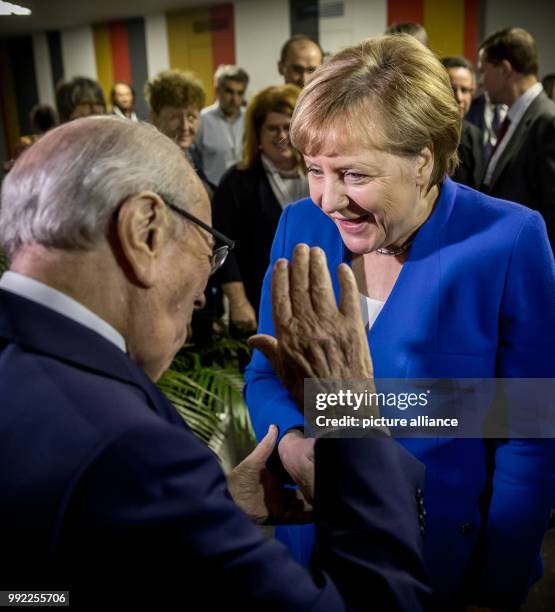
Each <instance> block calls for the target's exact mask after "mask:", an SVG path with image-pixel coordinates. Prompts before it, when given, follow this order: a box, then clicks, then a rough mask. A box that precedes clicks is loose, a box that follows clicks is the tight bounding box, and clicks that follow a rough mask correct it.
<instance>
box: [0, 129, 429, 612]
mask: <svg viewBox="0 0 555 612" xmlns="http://www.w3.org/2000/svg"><path fill="white" fill-rule="evenodd" d="M0 246H1V247H2V248H3V249H5V250H6V252H7V253H8V255H9V256H10V260H11V264H10V270H9V271H8V272H7V273H5V274H4V276H3V277H2V278H1V279H0V397H1V402H0V465H1V466H2V469H1V470H0V519H1V520H0V542H2V553H3V554H2V556H3V559H4V564H3V567H2V571H1V572H0V589H3V590H5V589H11V590H13V591H21V590H25V592H26V593H31V594H32V595H33V593H34V594H35V595H37V597H39V596H40V597H42V595H44V594H45V593H46V594H48V593H52V592H56V593H57V592H58V591H68V590H69V602H70V605H71V606H74V607H75V608H76V609H96V610H103V609H107V608H110V607H114V606H115V607H117V608H118V609H131V608H132V607H140V608H142V609H146V610H170V609H177V608H178V607H179V608H181V607H183V608H184V609H190V610H200V609H210V610H216V609H223V608H224V606H227V607H229V606H230V605H231V607H237V609H241V610H303V611H304V610H321V611H330V610H346V609H347V607H348V608H349V609H351V610H356V609H364V610H368V609H372V610H375V611H376V612H377V611H381V610H386V609H387V610H411V611H417V610H421V609H422V608H423V606H424V605H425V602H426V599H427V595H428V588H427V586H426V578H425V571H424V568H423V562H422V550H421V547H422V542H421V538H422V534H421V527H422V525H421V521H420V520H419V514H420V516H422V514H423V513H422V508H421V505H420V499H421V493H420V490H419V489H418V487H419V485H420V482H421V481H422V477H423V474H422V471H423V470H422V466H421V464H420V463H419V462H418V461H417V460H416V459H414V458H412V457H411V456H410V455H409V454H408V453H406V452H405V451H404V450H403V449H402V448H401V447H400V445H398V444H397V443H396V442H395V441H394V440H392V439H391V438H390V437H389V436H388V433H387V432H385V431H381V430H376V431H375V432H374V433H375V435H374V437H372V438H370V439H363V440H357V439H350V440H345V439H323V440H320V441H319V442H317V443H316V448H315V462H316V495H315V499H314V512H315V522H316V525H317V530H318V532H319V533H318V536H319V540H320V544H319V549H318V552H317V554H316V555H315V558H314V567H313V569H312V572H311V573H309V572H308V571H307V570H305V569H304V568H301V567H300V566H299V565H297V564H296V563H295V562H294V561H293V560H292V559H291V558H289V557H288V555H287V552H286V550H285V548H284V547H283V546H282V545H280V544H278V543H277V542H275V541H273V540H267V539H266V538H265V537H264V536H263V535H262V533H261V532H260V531H259V529H258V528H257V526H256V525H254V524H253V521H255V522H283V521H292V522H298V521H301V520H305V519H306V518H307V516H306V515H307V510H306V509H305V507H304V506H303V505H302V504H300V503H299V502H300V500H299V499H298V498H297V497H296V496H295V493H294V492H293V491H292V490H287V489H285V490H283V489H280V488H279V487H276V486H275V483H276V481H275V478H274V477H272V476H271V475H270V473H269V472H268V471H267V470H266V468H265V463H266V460H267V459H268V457H269V456H270V454H271V453H272V451H273V448H274V445H275V441H276V439H277V428H276V427H275V426H272V427H271V428H270V430H269V432H268V435H267V436H266V438H265V439H264V440H263V441H262V442H261V444H260V445H259V446H258V447H257V448H256V449H255V450H254V451H253V453H251V455H249V456H248V457H247V459H245V460H244V461H243V463H241V464H240V465H239V466H238V467H237V468H235V470H234V471H233V472H232V473H231V474H230V475H229V476H228V478H227V481H226V478H225V476H224V474H223V472H222V471H221V469H220V467H219V465H218V462H217V460H216V458H215V457H214V456H213V455H212V453H211V452H210V451H209V450H208V449H207V448H206V447H205V446H204V445H203V444H202V443H201V442H200V441H199V440H197V439H196V438H195V436H194V435H193V434H192V433H191V431H190V430H189V428H188V427H187V426H186V425H185V423H184V421H183V420H182V419H181V417H180V416H179V415H178V413H177V412H176V411H175V409H174V408H173V406H172V405H171V404H170V403H169V402H168V400H166V399H165V398H164V396H163V395H162V394H161V393H160V391H159V390H158V389H157V387H156V386H155V385H154V384H153V382H152V381H154V380H156V379H157V378H158V377H159V376H160V375H161V374H162V372H163V371H164V370H165V369H166V368H167V367H168V366H169V364H170V363H171V361H172V359H173V357H174V355H175V353H176V352H177V350H178V349H179V348H180V347H181V345H182V344H183V342H184V340H185V337H186V333H187V332H186V330H187V325H188V323H189V322H190V320H191V316H192V312H193V309H194V308H195V307H200V306H202V295H203V291H204V288H205V285H206V282H207V279H208V277H209V275H210V273H212V272H214V270H215V269H216V268H217V267H218V266H219V265H220V264H221V263H222V262H223V259H224V257H225V254H226V252H227V250H228V249H229V248H232V247H233V243H232V242H231V241H230V240H229V239H227V238H226V237H225V236H223V235H221V234H219V233H218V232H216V231H214V230H212V229H211V227H210V206H209V202H208V198H207V196H206V193H205V191H204V189H203V188H202V185H201V183H200V181H199V179H198V178H197V177H196V175H195V173H194V172H193V171H192V169H191V167H190V166H189V164H188V162H187V161H186V160H185V159H184V157H183V155H182V153H181V151H180V149H179V148H178V146H177V145H176V144H175V143H173V142H172V141H171V140H170V139H168V138H167V137H166V136H164V135H163V134H161V133H160V132H158V131H157V130H156V129H154V128H153V127H151V126H148V125H145V124H137V123H133V122H130V121H129V122H128V121H121V120H120V119H117V118H115V117H90V118H86V119H78V120H76V121H74V122H70V123H68V124H66V125H64V126H61V127H59V128H57V129H55V130H53V131H51V132H49V133H48V134H47V135H46V136H44V138H43V139H41V140H40V141H39V142H38V143H37V144H36V145H35V146H33V147H32V148H31V149H29V151H27V152H26V153H25V154H24V155H22V156H21V158H20V159H18V161H17V162H16V164H15V166H14V168H13V170H12V172H11V173H10V175H9V176H8V177H7V178H6V179H5V181H4V184H3V187H2V206H1V209H0ZM291 269H292V272H291V275H289V272H288V268H287V266H286V265H285V262H281V263H280V264H279V267H278V269H276V272H275V275H274V276H275V279H276V282H275V296H276V303H277V304H278V307H277V309H276V326H277V327H278V330H279V331H278V334H277V338H276V339H275V346H274V349H275V350H276V355H278V354H279V355H280V356H281V359H282V360H285V361H286V362H287V366H288V380H289V382H291V383H292V384H293V385H294V386H295V387H296V388H299V383H300V384H301V386H302V378H303V377H302V375H301V376H300V375H299V373H300V372H301V370H300V369H299V368H298V367H297V366H298V364H297V361H298V358H297V356H296V355H295V352H294V351H291V350H290V349H291V345H290V343H291V330H292V329H302V328H303V325H305V326H306V320H305V319H306V316H307V315H308V317H310V316H313V315H311V314H310V313H304V312H303V309H299V308H298V307H297V306H296V302H295V300H296V297H295V296H298V295H299V294H300V293H303V295H304V297H306V291H308V292H311V293H313V294H314V295H313V298H314V301H315V303H316V296H318V301H317V306H318V308H321V307H323V306H325V307H326V311H325V312H326V314H325V316H330V317H333V318H334V320H336V322H337V323H336V325H335V326H334V328H335V329H337V330H338V334H339V333H341V334H342V338H341V342H335V341H334V338H328V339H326V341H327V345H326V346H327V349H328V352H329V354H330V356H333V358H334V359H335V360H336V361H337V363H341V364H343V363H345V364H348V366H349V371H350V372H351V373H352V374H353V376H359V377H361V378H365V379H366V378H370V377H371V376H372V364H371V360H370V355H369V352H368V349H367V344H366V342H365V339H364V329H363V327H362V323H361V321H360V310H359V306H358V304H359V301H358V295H357V294H356V291H355V289H356V287H355V284H354V277H353V276H352V273H351V271H350V269H348V268H345V269H344V270H343V275H342V279H343V280H342V295H343V299H342V303H341V306H340V308H339V309H338V308H337V306H336V305H335V300H334V297H333V291H332V289H331V282H330V279H329V274H328V273H327V272H326V264H325V259H324V257H323V254H322V252H321V251H318V250H313V251H311V252H310V253H309V251H308V249H307V248H306V247H304V248H303V247H300V249H299V251H298V253H297V255H296V260H294V261H293V263H292V267H291ZM309 277H310V279H311V281H310V282H308V283H307V282H305V281H307V280H308V279H309ZM305 310H306V309H305ZM308 335H310V333H308ZM342 347H343V348H342ZM345 347H347V348H346V349H345ZM342 350H343V351H344V350H346V351H347V353H345V354H343V353H342V352H341V351H342ZM334 352H335V353H336V354H335V355H334ZM337 374H338V375H339V376H341V375H342V374H343V373H342V372H337ZM314 375H316V376H318V375H319V371H318V369H317V368H316V369H315V370H314ZM284 382H285V384H287V381H284ZM234 501H235V502H236V503H234ZM238 505H239V507H238ZM249 519H250V520H249ZM33 596H34V595H33ZM45 596H46V595H45ZM64 597H65V598H66V599H65V601H66V602H67V594H66V595H64ZM59 598H60V594H59V593H58V599H57V600H56V601H59ZM33 601H40V599H37V600H35V599H33ZM369 604H371V605H369Z"/></svg>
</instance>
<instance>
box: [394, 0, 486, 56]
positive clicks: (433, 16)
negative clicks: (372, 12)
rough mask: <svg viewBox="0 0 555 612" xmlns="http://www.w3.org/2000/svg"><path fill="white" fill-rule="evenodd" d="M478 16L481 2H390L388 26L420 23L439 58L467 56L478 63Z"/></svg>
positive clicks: (402, 0) (413, 0) (421, 0)
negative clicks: (408, 22) (411, 22)
mask: <svg viewBox="0 0 555 612" xmlns="http://www.w3.org/2000/svg"><path fill="white" fill-rule="evenodd" d="M478 12H479V6H478V0H449V2H445V0H388V3H387V24H388V25H391V24H393V23H399V22H404V21H414V22H416V23H420V24H422V25H423V26H424V27H425V28H426V31H427V32H428V37H429V39H430V46H431V48H432V49H433V50H434V51H435V52H436V53H437V54H438V56H439V57H443V56H447V55H464V56H465V57H466V58H467V59H469V60H470V61H472V62H476V55H477V50H478Z"/></svg>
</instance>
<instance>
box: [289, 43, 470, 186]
mask: <svg viewBox="0 0 555 612" xmlns="http://www.w3.org/2000/svg"><path fill="white" fill-rule="evenodd" d="M460 131H461V119H460V117H459V112H458V108H457V104H456V101H455V98H454V96H453V91H452V89H451V83H450V81H449V77H448V75H447V72H446V70H445V69H444V68H443V66H442V65H441V64H440V62H439V61H438V60H437V58H436V57H435V56H434V55H433V53H432V52H431V51H430V50H429V49H427V48H426V47H424V46H423V45H422V44H421V43H419V42H418V41H417V40H416V39H415V38H413V37H412V36H409V35H407V34H395V35H390V36H380V37H377V38H371V39H368V40H365V41H363V42H362V43H360V44H359V45H357V46H354V47H350V48H348V49H345V50H343V51H340V52H339V53H337V54H336V55H335V56H333V57H332V58H331V59H330V60H329V61H328V62H327V63H326V64H324V65H322V66H321V67H320V68H319V69H318V70H317V71H316V72H315V74H314V77H313V78H312V79H311V80H310V81H309V82H308V84H307V85H306V87H305V88H304V89H303V91H302V92H301V94H300V96H299V100H298V102H297V107H296V109H295V112H294V114H293V119H292V121H291V129H290V138H291V142H292V143H293V146H295V147H296V148H297V149H298V150H299V151H301V152H302V153H305V154H307V155H315V154H318V153H319V154H326V153H331V152H335V151H337V149H338V148H340V149H347V150H352V149H353V147H360V146H362V147H364V146H367V147H373V148H378V149H380V150H382V151H386V152H389V153H392V154H395V155H400V156H405V157H412V156H415V155H418V154H419V153H420V152H421V151H422V150H423V149H424V148H426V147H428V148H429V149H430V151H431V152H432V154H433V157H434V167H433V170H432V174H431V178H430V183H429V185H428V188H431V187H432V186H433V185H436V184H438V183H439V182H440V181H442V180H443V178H444V176H445V174H451V173H452V172H453V171H454V169H455V168H456V166H457V163H458V157H457V147H458V144H459V139H460Z"/></svg>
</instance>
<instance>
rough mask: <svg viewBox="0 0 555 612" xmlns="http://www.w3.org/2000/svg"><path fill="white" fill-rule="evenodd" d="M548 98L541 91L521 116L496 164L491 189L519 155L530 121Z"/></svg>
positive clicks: (490, 189)
mask: <svg viewBox="0 0 555 612" xmlns="http://www.w3.org/2000/svg"><path fill="white" fill-rule="evenodd" d="M546 98H547V96H546V94H545V92H543V91H542V92H540V93H539V94H538V95H537V96H536V97H535V98H534V100H532V102H531V103H530V105H529V106H528V108H527V110H526V112H525V113H524V115H523V116H522V117H521V119H520V121H519V122H518V125H517V126H516V128H515V131H514V132H513V134H512V136H511V139H510V140H509V141H508V142H507V145H506V147H505V149H504V150H503V153H502V154H501V157H500V158H499V159H498V160H497V164H496V165H495V168H494V170H493V174H492V176H491V180H490V182H489V186H488V190H489V191H492V190H493V188H494V186H495V182H496V181H497V180H498V179H499V177H500V176H501V174H502V172H503V170H504V169H505V168H506V167H507V165H508V164H509V162H510V161H511V159H513V157H514V156H515V155H517V153H518V152H519V151H520V149H521V148H522V145H523V143H524V141H525V140H526V137H527V136H528V128H529V126H530V123H531V122H532V121H533V120H534V119H535V118H536V116H537V115H538V113H539V112H540V109H541V106H542V104H543V103H544V101H545V99H546Z"/></svg>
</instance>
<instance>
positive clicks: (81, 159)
mask: <svg viewBox="0 0 555 612" xmlns="http://www.w3.org/2000/svg"><path fill="white" fill-rule="evenodd" d="M195 183H196V177H195V175H194V171H193V170H192V169H191V168H190V167H189V166H188V164H187V163H186V162H185V161H184V157H183V153H182V151H181V150H180V149H179V147H178V146H177V145H176V144H175V143H173V142H172V141H171V140H170V139H169V138H167V137H166V136H164V135H163V134H161V133H160V132H159V131H158V130H157V129H156V128H154V127H153V126H150V125H148V124H146V123H134V122H132V121H124V120H122V119H120V118H118V117H107V116H103V117H87V118H84V119H77V120H76V121H72V122H70V123H66V124H64V125H62V126H60V127H58V128H56V129H54V130H52V131H50V132H48V133H47V134H46V135H45V136H44V137H42V138H41V139H40V140H39V141H38V142H37V143H35V144H34V145H33V146H32V147H30V148H29V149H28V150H27V151H26V152H25V153H24V154H23V155H22V156H21V157H20V158H19V159H18V160H17V162H16V163H15V165H14V167H13V168H12V170H11V172H10V173H9V174H8V175H7V176H6V178H5V179H4V184H3V186H2V196H1V204H0V246H1V247H2V248H3V249H4V250H5V251H6V252H7V253H8V255H9V256H10V257H11V256H13V254H14V253H15V252H16V251H17V250H18V249H19V248H20V247H21V246H22V245H24V244H28V243H39V244H42V245H44V246H49V247H55V248H65V249H88V248H91V247H93V246H94V244H95V243H96V242H97V241H98V239H99V237H100V236H102V235H105V234H106V232H107V228H108V224H109V222H110V219H111V218H112V215H113V214H114V213H115V211H116V210H117V209H118V206H119V205H120V204H121V203H122V202H123V201H124V200H125V199H126V198H127V197H129V196H132V195H134V194H137V193H139V192H141V191H153V192H155V193H158V194H160V195H165V196H166V197H167V198H168V199H171V201H172V202H173V203H174V204H176V205H178V206H181V207H182V208H188V207H189V202H188V200H189V199H190V198H188V197H187V194H195V193H196V189H194V185H195Z"/></svg>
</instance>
